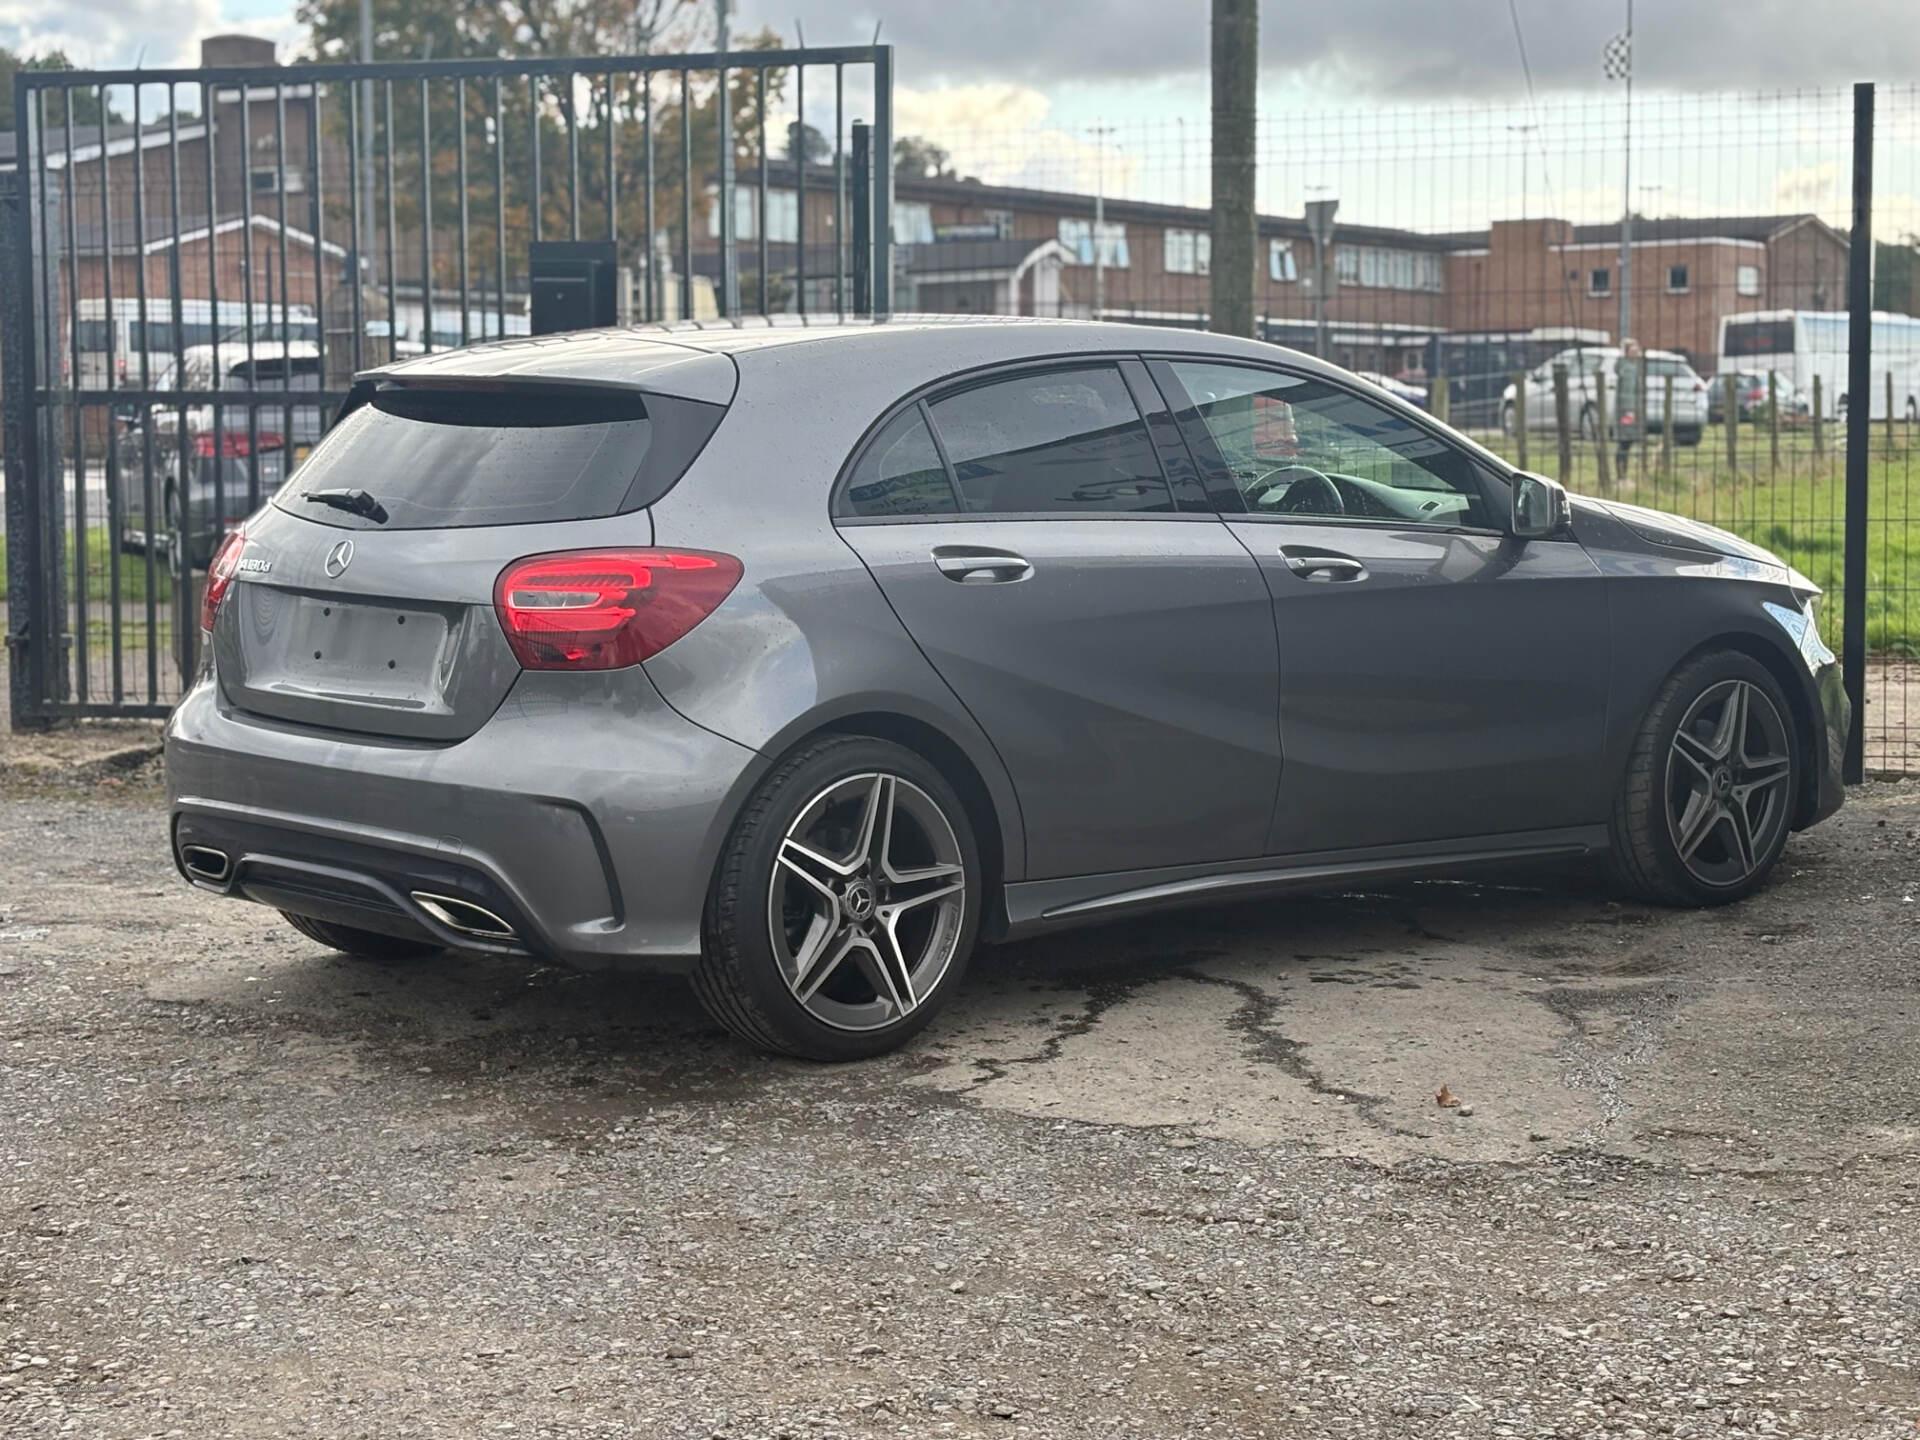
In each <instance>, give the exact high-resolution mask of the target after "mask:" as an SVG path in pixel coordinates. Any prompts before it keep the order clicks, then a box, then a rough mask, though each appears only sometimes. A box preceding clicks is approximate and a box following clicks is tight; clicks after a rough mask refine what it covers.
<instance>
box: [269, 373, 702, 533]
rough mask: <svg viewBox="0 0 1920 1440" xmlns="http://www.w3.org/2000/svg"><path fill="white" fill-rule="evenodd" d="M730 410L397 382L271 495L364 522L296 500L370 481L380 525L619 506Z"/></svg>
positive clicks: (584, 512) (657, 486)
mask: <svg viewBox="0 0 1920 1440" xmlns="http://www.w3.org/2000/svg"><path fill="white" fill-rule="evenodd" d="M722 413H723V412H722V409H721V407H719V406H717V405H700V404H696V403H695V402H692V401H687V400H673V399H670V398H668V397H664V396H654V395H648V396H644V397H642V396H640V395H636V394H633V393H631V392H625V391H592V390H535V389H525V390H429V389H421V388H417V387H414V388H402V387H393V388H389V389H385V390H380V391H377V392H375V394H374V395H373V396H372V398H371V399H369V400H368V401H367V402H366V403H364V404H361V405H359V406H358V407H356V408H355V409H353V410H352V411H350V412H349V413H348V414H347V415H345V416H344V417H343V418H342V419H341V420H340V422H339V423H338V424H337V425H335V426H334V427H333V429H331V430H330V431H328V432H327V434H326V437H325V438H324V439H323V440H321V442H320V443H319V445H317V446H316V447H315V448H314V451H313V454H312V455H311V456H310V457H308V459H307V462H306V463H305V464H304V465H302V466H301V467H300V468H299V469H298V470H296V471H295V472H294V473H293V475H292V476H291V477H290V478H289V480H288V483H287V485H286V486H285V487H284V488H283V489H282V490H281V491H280V493H279V494H278V495H277V496H275V497H274V503H275V504H276V505H278V506H280V508H281V509H283V510H289V511H291V512H293V513H294V514H296V515H301V516H304V517H305V518H307V519H309V520H318V521H320V522H322V523H324V524H328V525H345V526H349V527H361V528H364V527H366V526H369V525H371V524H372V522H370V521H364V520H361V519H360V518H359V517H356V516H353V515H351V514H348V513H346V512H343V511H340V510H336V509H333V508H331V507H328V506H323V505H319V504H314V503H311V502H303V501H302V499H301V497H302V496H303V495H304V494H306V493H307V492H308V491H312V490H331V489H354V490H365V491H367V492H369V493H370V494H372V495H373V497H374V498H375V499H376V500H378V501H379V502H380V503H381V505H382V506H384V507H385V509H386V511H387V513H388V516H389V518H388V520H387V521H386V523H385V524H384V525H381V526H379V527H378V528H380V529H384V530H418V529H432V528H437V527H441V526H455V525H521V524H529V523H532V522H535V521H554V520H585V519H589V518H592V517H596V516H601V515H612V514H616V513H618V512H619V511H621V510H622V509H632V508H635V507H637V506H639V505H645V504H651V503H652V501H653V500H654V499H656V498H658V496H659V495H660V494H661V493H664V491H665V490H666V489H667V487H668V486H670V485H671V484H672V483H673V482H674V480H676V479H678V478H679V475H680V472H681V471H683V470H684V469H685V468H686V466H687V464H688V463H690V462H691V460H692V458H693V456H694V455H695V454H697V453H698V452H699V448H700V446H701V445H703V444H704V443H705V442H706V438H707V436H708V435H710V434H712V432H713V427H714V426H715V425H716V424H718V422H719V418H720V415H721V414H722ZM636 481H638V482H639V483H638V484H636Z"/></svg>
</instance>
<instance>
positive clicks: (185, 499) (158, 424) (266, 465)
mask: <svg viewBox="0 0 1920 1440" xmlns="http://www.w3.org/2000/svg"><path fill="white" fill-rule="evenodd" d="M183 358H184V362H185V363H184V365H183V366H182V367H180V368H179V370H178V373H176V372H175V369H174V367H169V368H168V370H167V372H166V373H165V374H164V375H163V376H161V377H160V379H159V380H158V381H157V382H156V385H155V388H156V389H160V390H172V391H185V392H188V393H189V394H199V393H206V394H207V395H209V396H212V395H214V394H215V392H219V393H220V394H223V395H231V396H233V397H234V398H232V399H215V398H209V399H206V400H196V401H195V402H194V403H192V404H189V405H187V406H186V407H185V408H184V409H161V408H156V409H154V410H151V411H148V412H140V411H135V412H133V413H132V414H131V415H130V416H128V418H127V420H126V423H125V429H124V431H123V434H122V438H121V440H120V443H119V444H118V446H116V447H115V453H116V455H117V458H118V461H119V471H118V484H119V487H120V515H121V531H120V535H121V545H122V548H123V549H127V550H132V551H136V552H144V551H145V550H146V549H148V547H149V546H153V547H156V548H159V549H162V550H164V551H166V552H167V553H168V554H169V555H170V556H172V557H174V558H175V559H176V560H177V561H179V563H182V564H186V565H190V566H192V567H193V568H194V569H204V568H205V567H206V566H207V564H208V563H209V562H210V561H211V560H212V558H213V553H214V551H215V550H216V549H218V548H219V545H220V541H221V539H222V537H223V536H225V535H226V534H227V533H228V532H229V531H230V530H231V529H232V528H233V527H234V526H235V525H237V524H239V523H240V521H241V520H243V519H244V518H245V517H246V516H247V515H248V514H250V513H251V512H252V511H253V510H255V509H257V508H258V507H259V506H260V504H261V503H262V502H263V501H264V500H265V499H266V498H267V497H268V496H270V495H271V494H272V493H273V492H274V491H275V490H277V489H279V488H280V482H281V481H282V480H284V479H285V478H286V473H287V460H288V457H289V454H291V455H292V456H293V457H294V458H295V459H297V458H298V457H299V456H301V455H303V454H304V453H305V452H306V451H307V450H308V449H310V448H311V447H312V445H313V443H314V442H315V441H316V440H318V439H319V438H320V434H321V431H322V429H323V428H324V425H325V418H324V415H323V413H322V410H321V407H320V406H319V405H316V404H313V403H310V402H309V403H301V404H296V403H294V400H293V397H295V396H297V395H298V394H299V393H300V392H302V391H317V390H319V389H320V352H319V348H318V347H317V346H316V345H315V344H314V343H313V342H312V341H308V340H293V341H279V340H259V339H256V340H255V342H254V345H253V348H252V353H251V355H249V353H248V349H247V347H246V345H245V343H244V341H242V340H239V339H235V338H228V339H226V340H223V341H222V343H221V344H220V346H219V349H218V352H217V354H216V351H215V347H213V346H212V345H198V346H193V347H191V348H189V349H188V350H187V351H186V352H185V355H184V357H183ZM281 392H286V394H287V397H288V398H287V399H285V400H281V399H279V398H278V396H279V395H280V393H281ZM263 396H264V397H265V399H266V403H264V404H262V403H258V402H259V401H260V399H261V397H263ZM149 456H151V466H152V468H151V471H149V469H148V466H149V458H148V457H149ZM183 457H184V458H183Z"/></svg>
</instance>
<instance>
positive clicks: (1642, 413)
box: [1613, 359, 1673, 485]
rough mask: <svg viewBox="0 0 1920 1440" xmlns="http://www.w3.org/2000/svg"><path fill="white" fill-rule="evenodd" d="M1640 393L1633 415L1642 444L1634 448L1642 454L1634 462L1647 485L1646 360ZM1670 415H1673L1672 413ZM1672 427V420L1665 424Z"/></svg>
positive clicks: (1635, 401) (1667, 427)
mask: <svg viewBox="0 0 1920 1440" xmlns="http://www.w3.org/2000/svg"><path fill="white" fill-rule="evenodd" d="M1639 391H1640V393H1639V394H1637V395H1635V396H1634V397H1633V405H1634V410H1633V413H1634V414H1635V415H1636V416H1638V417H1639V420H1640V443H1639V444H1638V445H1636V446H1634V447H1633V448H1634V449H1636V450H1638V451H1639V452H1640V453H1639V454H1638V455H1636V456H1634V462H1635V464H1636V465H1637V467H1638V468H1639V472H1640V483H1641V484H1642V485H1644V484H1646V483H1647V443H1648V442H1647V437H1648V435H1649V434H1650V433H1651V431H1650V430H1649V429H1648V421H1647V362H1646V361H1645V360H1644V359H1643V360H1642V361H1641V362H1640V381H1639ZM1613 403H1614V404H1616V405H1618V404H1619V403H1620V402H1619V401H1618V400H1617V399H1616V400H1615V401H1614V402H1613ZM1668 413H1669V414H1671V413H1672V412H1668ZM1672 427H1673V421H1672V420H1671V419H1669V420H1667V421H1666V422H1664V427H1663V428H1666V429H1671V428H1672ZM1622 478H1623V479H1624V478H1625V477H1624V476H1623V477H1622Z"/></svg>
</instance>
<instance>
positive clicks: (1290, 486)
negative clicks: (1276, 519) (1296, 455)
mask: <svg viewBox="0 0 1920 1440" xmlns="http://www.w3.org/2000/svg"><path fill="white" fill-rule="evenodd" d="M1247 503H1248V504H1249V505H1253V506H1257V507H1259V508H1260V509H1262V510H1274V511H1279V512H1281V513H1283V514H1288V515H1344V514H1346V513H1347V505H1346V502H1345V501H1344V500H1343V499H1341V497H1340V487H1339V486H1338V485H1336V484H1334V483H1333V481H1332V480H1331V479H1329V478H1328V477H1327V476H1326V475H1324V474H1322V473H1321V472H1320V471H1318V470H1316V469H1314V468H1313V467H1312V466H1311V465H1282V466H1281V467H1280V468H1279V469H1277V470H1269V471H1267V472H1266V473H1265V474H1264V475H1261V476H1258V477H1257V478H1255V479H1254V480H1253V481H1252V482H1251V483H1250V484H1249V485H1248V486H1247Z"/></svg>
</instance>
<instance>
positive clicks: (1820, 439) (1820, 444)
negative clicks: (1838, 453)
mask: <svg viewBox="0 0 1920 1440" xmlns="http://www.w3.org/2000/svg"><path fill="white" fill-rule="evenodd" d="M1825 407H1826V401H1825V400H1824V399H1823V398H1822V396H1821V393H1820V377H1819V376H1818V375H1816V376H1814V377H1813V453H1814V455H1815V456H1816V457H1817V456H1821V455H1824V454H1826V453H1827V432H1826V425H1825V422H1824V421H1823V420H1822V419H1821V416H1820V412H1821V411H1822V410H1823V409H1824V408H1825Z"/></svg>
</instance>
